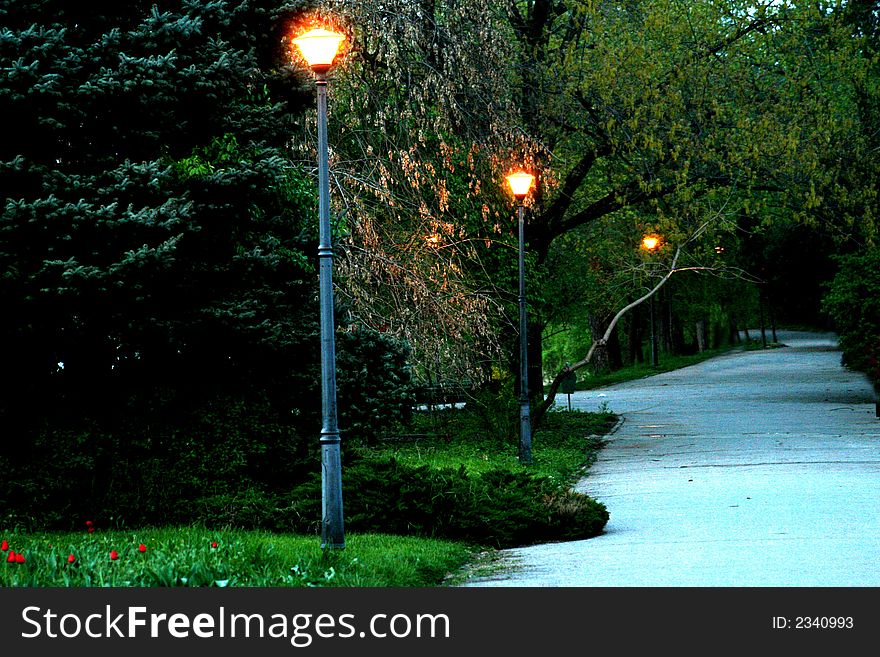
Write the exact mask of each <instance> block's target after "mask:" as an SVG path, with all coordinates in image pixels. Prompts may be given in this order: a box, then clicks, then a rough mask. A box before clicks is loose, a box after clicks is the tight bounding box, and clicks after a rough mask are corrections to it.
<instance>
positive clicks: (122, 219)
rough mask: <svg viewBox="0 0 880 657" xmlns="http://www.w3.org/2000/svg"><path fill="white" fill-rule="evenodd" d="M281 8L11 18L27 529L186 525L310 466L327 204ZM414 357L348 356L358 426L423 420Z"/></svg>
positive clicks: (14, 469) (1, 163)
mask: <svg viewBox="0 0 880 657" xmlns="http://www.w3.org/2000/svg"><path fill="white" fill-rule="evenodd" d="M275 4H276V3H272V2H256V3H254V2H233V3H224V2H216V3H202V2H192V1H190V0H180V1H171V2H161V3H153V2H135V3H89V4H88V5H87V6H85V5H80V4H71V3H64V2H54V1H51V0H46V1H34V2H25V1H12V0H10V1H7V2H4V3H3V4H2V6H0V15H2V21H3V25H4V27H3V29H2V31H0V59H2V67H3V70H4V71H5V73H4V79H3V84H2V86H0V110H2V113H3V116H4V117H5V118H6V119H7V121H9V125H11V126H15V127H14V129H11V130H8V131H7V136H6V138H4V140H3V142H2V144H0V176H2V194H3V196H2V200H0V204H2V206H0V209H2V215H0V271H2V272H3V276H2V279H0V300H2V305H3V312H2V320H0V360H2V361H3V363H4V376H3V378H2V381H0V423H2V425H3V427H4V435H5V436H6V437H7V440H8V449H6V450H4V452H3V453H2V454H0V464H2V470H3V472H4V475H5V476H4V477H3V481H2V483H0V499H2V500H3V502H4V504H3V508H4V513H5V514H9V516H10V517H11V520H12V521H13V522H38V523H39V522H49V523H55V522H58V523H63V522H69V520H64V519H67V518H71V517H76V516H78V515H80V514H85V515H95V514H97V513H98V512H100V513H101V514H102V515H105V516H106V515H109V516H114V517H117V518H122V517H125V518H126V521H128V522H137V521H150V522H158V521H162V520H164V519H170V517H171V516H172V515H175V514H176V513H178V512H176V511H175V512H172V511H171V509H172V508H175V509H183V510H184V511H182V512H181V515H180V517H179V518H178V519H185V518H186V516H187V514H188V513H191V514H195V513H196V510H195V509H193V508H189V510H186V509H188V506H187V503H189V504H192V505H198V504H206V505H211V504H216V502H212V500H217V499H218V496H219V497H220V498H222V499H227V498H228V497H229V496H230V495H231V496H233V497H234V496H235V495H241V494H247V492H248V491H249V490H250V489H251V488H255V489H259V490H262V489H272V490H279V487H281V488H282V489H283V488H284V487H286V488H287V489H289V488H290V487H292V486H293V485H295V484H296V481H297V478H298V477H300V476H301V473H302V468H303V463H304V462H305V461H308V462H309V465H308V468H309V469H312V468H314V461H313V459H312V455H313V453H314V451H315V448H314V446H315V445H316V444H317V440H316V435H317V433H318V430H319V428H320V418H319V412H320V401H319V397H320V393H319V389H318V387H317V378H318V375H317V363H318V337H317V299H316V287H317V286H316V283H315V278H316V276H315V273H314V268H313V265H312V260H311V255H310V254H312V253H314V251H315V248H314V247H315V242H316V237H317V236H316V232H317V231H316V225H315V221H314V205H315V203H314V196H315V192H314V191H313V190H314V184H313V182H312V181H311V180H310V178H309V171H308V170H307V169H306V168H299V167H294V166H292V165H291V163H290V159H289V157H288V153H287V151H286V148H287V142H288V141H289V135H290V130H291V126H292V116H293V115H294V114H297V113H299V112H301V111H302V102H303V99H302V98H300V97H299V96H297V95H296V94H294V93H292V92H290V91H284V89H288V88H295V85H293V84H291V81H290V80H289V77H290V72H289V69H285V68H281V67H279V66H278V64H279V63H283V60H279V57H282V56H286V55H285V54H284V53H283V52H282V53H279V52H278V51H279V50H280V45H279V44H280V37H279V33H280V31H281V30H283V29H285V24H284V21H282V20H280V19H279V15H278V14H277V13H273V12H276V10H277V7H276V6H275ZM284 82H286V86H285V85H283V84H282V83H284ZM279 90H281V91H279ZM307 254H309V255H307ZM406 353H407V349H406V347H405V345H402V344H401V343H399V342H397V341H395V340H391V339H385V338H383V337H381V336H378V335H377V334H376V333H375V332H374V331H361V332H358V333H354V334H351V335H347V336H345V338H344V339H341V340H340V362H341V363H343V364H344V365H345V372H346V374H344V375H342V376H340V390H341V391H343V393H350V394H343V395H341V396H340V397H341V403H340V410H341V415H342V419H341V426H342V429H343V430H346V429H349V428H351V429H352V430H355V432H356V435H357V436H358V437H362V438H363V439H364V440H370V439H371V437H372V436H374V435H375V432H377V431H379V430H381V428H382V427H383V426H384V425H385V424H387V423H388V422H390V421H392V420H393V419H394V418H395V416H396V415H400V414H401V413H403V412H404V411H405V410H406V409H407V408H408V405H407V397H406V394H405V392H406V386H407V382H408V373H407V370H406V368H405V367H404V361H405V358H406ZM380 407H381V410H380ZM200 500H201V501H200Z"/></svg>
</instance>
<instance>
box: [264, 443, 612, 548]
mask: <svg viewBox="0 0 880 657" xmlns="http://www.w3.org/2000/svg"><path fill="white" fill-rule="evenodd" d="M343 505H344V511H345V519H346V520H345V523H346V528H347V529H348V530H352V531H358V532H383V533H392V534H403V535H416V536H427V537H434V538H447V539H453V540H463V541H468V542H472V543H477V544H480V545H487V546H493V547H499V548H500V547H515V546H520V545H528V544H534V543H541V542H548V541H561V540H575V539H581V538H589V537H591V536H596V535H597V534H600V533H601V532H602V530H603V529H604V527H605V524H606V523H607V522H608V511H607V509H606V508H605V505H603V504H602V503H600V502H597V501H596V500H594V499H592V498H590V497H588V496H586V495H583V494H580V493H575V492H573V491H570V490H567V489H564V488H562V487H561V486H559V484H555V483H553V482H552V481H551V480H550V479H548V478H545V477H536V476H533V475H530V474H528V473H523V472H511V471H508V470H501V469H498V470H490V471H488V472H484V473H480V474H470V473H469V472H467V470H465V469H464V468H460V469H458V470H456V469H452V468H446V469H435V468H430V467H429V466H419V467H413V466H408V465H404V464H402V463H400V462H398V461H397V460H395V459H393V458H391V459H387V460H362V461H358V462H356V463H353V464H351V465H349V467H347V468H346V469H345V471H344V472H343ZM320 517H321V493H320V479H319V478H318V477H315V478H313V479H312V480H311V481H309V482H307V483H305V484H302V485H300V486H298V487H297V488H296V490H295V491H294V493H293V496H292V501H291V503H290V504H289V506H287V507H286V508H284V509H279V518H285V519H286V521H285V524H286V525H287V529H288V530H290V529H295V530H297V531H306V532H309V531H312V532H317V531H319V528H320Z"/></svg>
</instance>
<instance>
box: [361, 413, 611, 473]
mask: <svg viewBox="0 0 880 657" xmlns="http://www.w3.org/2000/svg"><path fill="white" fill-rule="evenodd" d="M616 419H617V418H616V416H615V415H614V414H612V413H582V412H577V411H574V412H571V413H569V412H567V411H553V412H550V413H548V414H547V417H546V420H545V423H544V426H543V427H541V429H540V431H538V432H537V433H536V434H535V435H534V436H533V437H532V458H533V461H534V462H533V463H532V465H530V466H524V465H521V464H520V462H519V460H518V457H517V443H516V442H515V440H513V439H511V438H510V437H508V438H507V439H506V440H503V441H502V440H499V438H498V437H497V436H495V435H493V434H492V433H491V432H488V431H486V430H485V428H484V427H481V426H480V425H479V424H478V423H476V422H475V421H474V419H473V417H472V416H471V415H470V414H468V413H467V412H466V411H463V410H456V409H448V410H442V411H435V413H434V417H430V416H429V414H427V413H426V414H424V415H422V416H421V417H417V418H416V425H417V426H419V427H421V428H422V429H423V430H425V431H432V430H433V431H435V432H436V433H433V434H432V433H427V434H423V435H425V436H426V437H425V438H422V439H421V440H418V441H414V442H407V443H386V444H385V445H383V446H382V447H381V448H380V449H379V450H377V451H376V456H377V457H389V456H393V457H394V458H396V459H397V460H399V461H401V462H402V463H406V464H409V465H414V466H419V465H428V466H431V467H432V468H456V469H457V468H460V467H462V466H464V467H465V468H466V469H467V470H468V471H469V472H473V473H476V472H485V471H487V470H492V469H496V468H503V469H506V470H511V471H513V472H530V473H532V474H534V475H538V476H544V477H549V478H551V479H554V480H557V481H561V482H564V483H573V479H575V478H576V477H577V474H578V473H579V472H580V471H581V470H582V469H583V467H584V466H585V465H589V464H591V463H592V462H593V460H595V455H596V452H597V451H598V450H599V449H600V448H601V446H602V441H601V439H600V438H599V437H598V436H601V435H602V434H604V433H606V432H607V431H608V430H609V429H610V428H611V427H612V426H613V425H614V422H615V421H616Z"/></svg>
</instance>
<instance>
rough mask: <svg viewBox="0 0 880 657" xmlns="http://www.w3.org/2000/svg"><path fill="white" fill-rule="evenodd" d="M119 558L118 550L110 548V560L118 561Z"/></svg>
mask: <svg viewBox="0 0 880 657" xmlns="http://www.w3.org/2000/svg"><path fill="white" fill-rule="evenodd" d="M118 558H119V553H118V552H117V551H116V550H110V561H116V560H117V559H118Z"/></svg>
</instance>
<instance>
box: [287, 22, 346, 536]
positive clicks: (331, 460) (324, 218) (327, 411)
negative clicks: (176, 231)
mask: <svg viewBox="0 0 880 657" xmlns="http://www.w3.org/2000/svg"><path fill="white" fill-rule="evenodd" d="M344 40H345V36H343V35H342V34H337V33H336V32H330V31H329V30H324V29H314V30H310V31H309V32H306V33H305V34H302V35H300V36H299V37H297V38H295V39H294V40H293V43H295V44H296V46H297V47H298V48H299V50H300V53H302V56H303V58H304V59H305V60H306V62H307V63H308V65H309V66H310V67H311V69H312V71H313V72H314V73H315V84H316V86H317V90H318V218H319V225H320V230H319V233H320V235H319V238H320V239H319V243H318V263H319V269H318V281H319V292H320V299H321V411H322V417H323V426H322V427H321V514H322V517H321V548H331V549H342V548H344V547H345V530H344V527H343V520H342V463H341V458H340V452H339V443H340V438H339V424H338V422H337V417H336V341H335V337H334V333H335V326H334V318H333V248H332V247H331V244H330V242H331V234H330V172H329V170H330V165H329V149H328V146H327V72H328V71H329V70H330V67H331V66H332V65H333V60H334V59H336V53H337V52H338V51H339V46H340V44H341V43H342V42H343V41H344Z"/></svg>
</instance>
